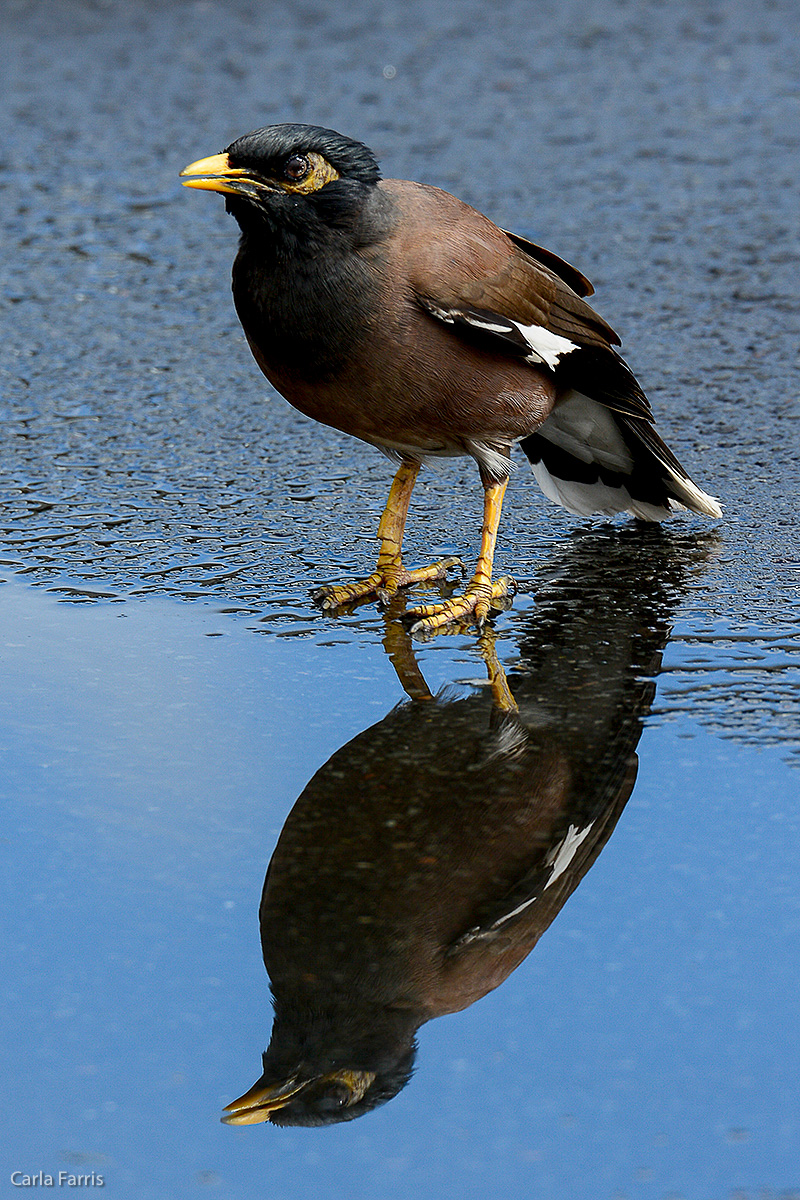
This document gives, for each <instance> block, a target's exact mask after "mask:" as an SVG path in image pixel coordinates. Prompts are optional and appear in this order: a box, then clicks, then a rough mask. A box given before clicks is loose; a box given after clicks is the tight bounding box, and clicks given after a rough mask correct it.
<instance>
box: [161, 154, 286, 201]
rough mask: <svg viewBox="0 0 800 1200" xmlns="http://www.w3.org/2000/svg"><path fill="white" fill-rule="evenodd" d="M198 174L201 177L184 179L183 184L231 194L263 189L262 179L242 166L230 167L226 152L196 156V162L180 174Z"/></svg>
mask: <svg viewBox="0 0 800 1200" xmlns="http://www.w3.org/2000/svg"><path fill="white" fill-rule="evenodd" d="M184 175H200V176H203V178H201V179H184V181H183V186H184V187H189V188H198V189H199V190H200V191H202V192H228V193H230V194H231V195H234V196H235V195H242V194H244V195H252V194H253V193H252V189H253V188H256V189H259V188H261V189H263V188H264V187H265V184H264V181H263V180H259V179H254V178H253V177H252V175H249V174H248V172H247V171H246V170H244V169H243V168H242V167H232V166H231V162H230V159H229V158H228V156H227V154H212V155H211V157H210V158H198V160H197V162H193V163H189V166H188V167H184V168H183V170H182V171H181V176H184Z"/></svg>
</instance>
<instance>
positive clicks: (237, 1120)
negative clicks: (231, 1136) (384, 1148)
mask: <svg viewBox="0 0 800 1200" xmlns="http://www.w3.org/2000/svg"><path fill="white" fill-rule="evenodd" d="M416 1050H417V1046H416V1042H415V1041H412V1042H411V1043H410V1044H409V1045H407V1046H406V1047H405V1048H404V1051H403V1053H402V1055H401V1056H400V1057H399V1059H398V1060H397V1061H395V1062H393V1063H392V1064H391V1066H386V1065H383V1066H377V1065H376V1069H375V1070H366V1069H356V1068H348V1067H340V1068H339V1069H334V1070H329V1071H326V1072H325V1073H324V1074H322V1073H320V1074H316V1073H315V1072H312V1071H309V1070H308V1069H307V1068H299V1069H297V1070H296V1071H294V1072H292V1073H291V1074H288V1073H287V1072H285V1071H284V1072H276V1069H275V1065H274V1064H272V1063H270V1061H269V1056H268V1055H267V1054H265V1055H264V1074H263V1075H262V1076H261V1078H260V1079H259V1080H258V1081H257V1082H256V1083H255V1084H253V1086H252V1087H251V1088H250V1090H249V1091H247V1092H245V1094H244V1095H243V1096H240V1097H239V1099H238V1100H234V1102H233V1104H230V1105H228V1108H227V1109H226V1113H225V1116H224V1117H223V1118H222V1119H223V1121H224V1123H225V1124H226V1125H258V1124H260V1123H261V1122H263V1121H270V1122H271V1123H272V1124H273V1125H306V1126H313V1125H336V1124H339V1123H340V1122H342V1121H353V1120H355V1118H356V1117H363V1116H364V1115H365V1113H368V1112H371V1111H372V1109H373V1108H378V1107H379V1106H380V1105H381V1104H385V1103H386V1102H387V1101H388V1100H391V1099H393V1097H394V1096H396V1095H397V1093H398V1092H399V1091H401V1089H402V1088H404V1087H405V1085H406V1084H407V1083H408V1081H409V1079H410V1078H411V1076H412V1074H413V1070H414V1058H415V1056H416ZM276 1076H277V1078H276Z"/></svg>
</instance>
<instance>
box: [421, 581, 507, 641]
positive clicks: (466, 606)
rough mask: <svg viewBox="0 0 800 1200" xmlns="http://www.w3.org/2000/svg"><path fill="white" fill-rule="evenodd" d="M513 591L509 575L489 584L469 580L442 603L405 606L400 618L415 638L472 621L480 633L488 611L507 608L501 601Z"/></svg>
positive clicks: (499, 610)
mask: <svg viewBox="0 0 800 1200" xmlns="http://www.w3.org/2000/svg"><path fill="white" fill-rule="evenodd" d="M516 591H517V585H516V583H515V581H514V580H513V579H512V578H511V576H510V575H503V576H502V577H501V578H500V579H496V580H495V581H494V583H491V584H487V583H484V582H483V581H476V580H473V581H472V583H470V584H468V585H467V588H466V590H465V591H464V593H463V595H461V596H452V597H451V598H450V599H449V600H445V602H444V603H443V604H422V605H420V606H419V607H418V608H412V609H409V611H408V612H407V613H404V614H403V616H402V618H401V620H402V622H403V626H404V627H405V629H406V631H407V632H408V633H410V634H412V635H413V636H417V637H418V636H420V635H426V634H431V633H435V632H438V631H439V630H441V629H444V628H446V627H447V626H451V625H464V627H467V626H468V625H470V624H473V625H476V626H477V627H478V631H479V632H482V631H483V629H484V628H485V625H486V619H487V617H488V615H489V613H490V612H491V611H494V612H501V611H502V610H503V609H504V608H507V607H508V604H505V603H503V602H504V601H507V600H509V599H510V598H511V597H513V596H514V595H516ZM465 618H467V619H466V620H465Z"/></svg>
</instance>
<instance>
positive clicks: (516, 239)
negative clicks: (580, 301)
mask: <svg viewBox="0 0 800 1200" xmlns="http://www.w3.org/2000/svg"><path fill="white" fill-rule="evenodd" d="M503 233H504V234H505V235H506V237H507V238H509V240H510V241H512V242H513V243H514V245H515V246H518V247H519V248H520V250H524V251H525V253H526V254H527V255H529V256H530V257H531V258H532V259H534V260H535V261H536V262H538V263H541V264H542V265H543V266H545V267H547V269H548V270H549V271H552V273H553V274H554V275H557V276H558V278H559V279H563V280H564V283H566V284H567V286H568V287H571V288H572V290H573V292H577V294H578V295H579V296H593V295H594V286H593V284H592V282H591V280H589V279H587V278H586V276H585V275H584V274H583V272H582V271H579V270H578V268H577V267H573V265H572V263H568V262H566V261H565V259H563V258H559V256H558V255H557V254H554V253H553V251H552V250H546V249H545V248H544V246H537V245H536V243H535V242H530V241H528V239H527V238H524V237H520V235H519V234H518V233H512V232H511V230H510V229H504V230H503Z"/></svg>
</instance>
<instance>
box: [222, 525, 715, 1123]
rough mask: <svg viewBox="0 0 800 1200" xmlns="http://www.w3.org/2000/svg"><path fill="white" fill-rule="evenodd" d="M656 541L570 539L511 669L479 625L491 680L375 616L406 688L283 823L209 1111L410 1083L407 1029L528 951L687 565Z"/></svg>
mask: <svg viewBox="0 0 800 1200" xmlns="http://www.w3.org/2000/svg"><path fill="white" fill-rule="evenodd" d="M674 542H675V540H674V539H672V538H670V537H668V536H667V535H663V534H662V533H661V531H660V530H655V531H652V532H651V531H648V530H646V529H645V530H638V529H636V528H633V529H631V528H623V529H619V530H617V529H613V530H611V532H610V534H609V535H607V536H601V535H599V534H597V533H589V534H587V535H585V536H582V537H580V538H579V539H578V541H577V544H573V545H571V546H570V547H569V550H568V552H567V553H566V554H565V555H563V557H560V556H557V559H556V561H555V562H551V563H550V564H548V565H549V567H550V570H549V574H550V579H549V580H548V581H547V583H546V585H545V586H544V587H543V588H542V591H541V603H539V604H537V606H536V607H535V608H533V609H532V610H531V611H529V612H527V613H520V614H518V617H517V619H516V620H515V621H514V622H513V625H512V630H511V637H512V641H513V659H514V667H513V670H512V669H509V671H508V673H506V671H505V670H504V669H503V667H502V665H501V663H500V662H499V660H498V655H497V650H496V646H495V644H494V641H493V638H494V632H493V630H492V629H491V627H487V629H486V630H485V631H484V634H483V635H481V639H480V651H481V656H482V658H483V660H484V662H485V664H486V670H487V673H488V682H489V684H490V686H488V687H487V686H483V687H471V688H467V689H464V688H462V689H455V688H454V687H453V685H446V686H445V687H444V688H443V689H442V691H441V692H440V693H439V694H437V695H435V696H434V695H433V694H432V693H431V692H430V690H429V689H428V687H427V685H426V683H425V680H424V677H423V675H422V672H421V670H420V668H419V664H418V663H417V661H416V656H415V654H414V642H413V641H412V639H411V637H410V636H409V635H408V633H407V632H406V631H405V630H403V628H402V626H401V625H400V624H399V623H398V622H396V621H394V620H391V619H389V617H388V615H387V617H386V640H385V648H386V650H387V653H388V654H389V657H390V658H391V661H392V663H393V665H394V666H395V668H396V670H397V673H398V676H399V678H400V680H401V683H402V685H403V688H404V690H405V692H406V693H407V696H408V697H409V699H404V700H403V701H401V702H400V703H399V704H398V705H396V706H395V707H394V708H393V709H392V710H391V711H390V712H389V713H388V714H387V715H386V716H385V717H383V719H382V720H380V721H378V722H377V723H375V724H373V725H372V726H370V727H369V728H368V729H365V730H364V731H363V732H361V733H359V734H358V735H357V736H356V737H355V738H353V739H351V740H350V741H348V742H347V744H346V745H344V746H342V747H341V748H340V749H339V750H337V751H336V752H335V753H334V754H333V756H332V757H331V758H330V759H329V760H328V761H327V762H326V763H324V764H323V765H322V766H320V767H319V769H318V770H317V771H316V772H315V773H314V775H313V777H312V778H311V779H310V780H309V782H308V783H307V784H306V786H305V787H304V788H303V790H302V793H301V794H300V796H299V798H298V799H297V801H296V803H295V804H294V806H293V808H292V810H291V812H290V814H289V816H288V817H287V819H286V822H285V824H284V827H283V829H282V831H281V834H280V836H279V838H278V842H277V845H276V847H275V850H274V853H273V854H272V857H271V861H270V863H269V867H268V869H267V874H266V879H265V882H264V888H263V893H262V898H261V904H260V910H259V925H260V934H261V945H262V951H263V958H264V964H265V966H266V969H267V973H268V975H269V979H270V986H271V990H272V995H273V1001H274V1020H273V1025H272V1032H271V1036H270V1039H269V1045H268V1048H267V1050H266V1052H265V1053H264V1054H263V1058H262V1073H261V1076H260V1078H259V1079H258V1081H257V1082H256V1083H255V1084H254V1085H253V1086H252V1087H251V1088H250V1089H248V1091H247V1092H245V1094H244V1095H243V1096H240V1097H239V1098H238V1099H236V1100H234V1101H232V1103H230V1104H229V1105H228V1106H227V1108H226V1110H225V1115H224V1116H223V1118H222V1119H223V1121H224V1122H225V1123H227V1124H231V1125H253V1124H258V1123H261V1122H271V1123H272V1124H275V1125H305V1126H313V1125H326V1124H332V1123H336V1122H343V1121H350V1120H353V1119H355V1118H357V1117H361V1116H364V1115H366V1114H367V1113H369V1112H371V1111H372V1110H373V1109H375V1108H377V1107H378V1106H379V1105H382V1104H385V1103H386V1102H387V1101H389V1100H391V1099H392V1098H393V1097H394V1096H396V1095H397V1094H398V1093H399V1091H400V1090H401V1089H402V1088H403V1087H404V1086H405V1085H406V1084H407V1083H408V1082H409V1080H410V1078H411V1076H412V1073H413V1070H414V1066H415V1057H416V1033H417V1030H418V1029H419V1028H420V1026H422V1025H423V1024H425V1023H426V1022H429V1021H432V1020H434V1019H435V1018H439V1017H442V1016H444V1015H446V1014H451V1013H456V1012H460V1011H462V1010H464V1009H465V1008H467V1007H468V1006H470V1005H472V1004H473V1003H475V1002H476V1001H478V1000H480V999H481V997H483V996H484V995H486V994H487V993H488V992H490V991H492V990H493V989H495V988H497V987H499V986H500V985H501V984H502V983H503V982H504V980H505V979H506V978H507V977H508V976H509V975H510V974H511V972H512V971H513V970H515V969H516V968H517V967H518V966H519V964H520V963H521V962H522V961H523V959H524V958H525V957H526V956H527V955H528V954H529V953H530V951H531V950H532V949H533V947H534V946H535V945H536V943H537V941H538V940H539V938H540V937H541V936H542V935H543V934H544V932H545V931H546V930H547V928H548V927H549V926H550V924H551V923H552V922H553V921H554V920H555V918H556V917H557V915H558V913H559V912H560V911H561V909H562V907H563V906H564V905H565V904H566V903H567V901H568V899H569V897H570V896H571V894H572V893H573V892H574V890H575V888H576V887H577V886H578V884H579V883H580V882H581V880H582V879H583V878H584V876H585V874H586V872H587V871H588V870H589V868H590V867H591V866H592V864H593V863H594V861H595V860H596V858H597V856H598V855H599V854H600V852H601V850H602V849H603V847H604V846H605V844H606V843H607V841H608V839H609V838H610V836H611V834H612V833H613V831H614V828H615V826H616V824H617V822H618V820H619V818H620V816H621V814H622V812H623V810H624V808H625V805H626V802H627V800H628V798H629V796H630V794H631V791H632V789H633V786H634V781H635V779H636V773H637V761H638V760H637V753H636V750H637V743H638V741H639V738H640V734H641V732H642V726H643V721H644V719H645V716H646V714H647V712H648V710H649V707H650V705H651V702H652V699H653V695H654V692H655V675H656V674H657V673H658V669H659V664H660V654H661V650H662V648H663V646H664V644H665V642H666V641H667V639H668V636H669V622H670V617H671V612H672V609H673V607H674V604H675V601H676V598H677V596H679V595H680V593H681V591H682V590H683V587H684V583H683V580H684V578H685V576H686V574H687V573H688V569H689V568H690V567H693V566H694V564H695V562H696V561H697V559H698V558H702V548H701V547H696V546H695V545H694V544H691V545H689V546H683V547H681V546H679V545H676V544H674ZM698 550H700V553H699V554H698ZM576 579H578V580H579V584H578V585H577V586H576V582H575V581H576ZM504 632H506V631H504ZM465 693H466V694H465ZM533 1003H534V1005H535V1001H533ZM532 1028H533V1029H534V1031H535V1022H534V1025H533V1026H532ZM479 1074H480V1072H479Z"/></svg>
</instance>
